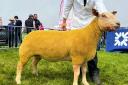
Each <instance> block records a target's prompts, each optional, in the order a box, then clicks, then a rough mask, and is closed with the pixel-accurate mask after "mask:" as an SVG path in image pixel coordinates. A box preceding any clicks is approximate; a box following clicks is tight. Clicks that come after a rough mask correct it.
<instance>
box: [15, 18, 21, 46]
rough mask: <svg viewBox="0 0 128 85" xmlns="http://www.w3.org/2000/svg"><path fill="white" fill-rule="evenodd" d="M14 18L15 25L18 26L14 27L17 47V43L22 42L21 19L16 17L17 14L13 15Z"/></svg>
mask: <svg viewBox="0 0 128 85" xmlns="http://www.w3.org/2000/svg"><path fill="white" fill-rule="evenodd" d="M14 19H15V26H19V27H15V47H17V45H18V43H21V42H22V34H21V30H22V21H21V20H19V19H18V16H14ZM18 41H19V42H18Z"/></svg>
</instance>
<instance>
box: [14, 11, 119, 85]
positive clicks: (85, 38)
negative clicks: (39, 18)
mask: <svg viewBox="0 0 128 85" xmlns="http://www.w3.org/2000/svg"><path fill="white" fill-rule="evenodd" d="M93 14H94V15H95V19H94V20H93V21H92V22H91V23H90V24H89V25H88V26H85V27H82V28H81V29H77V30H70V31H55V30H51V31H33V32H31V33H29V34H28V35H27V36H26V37H25V39H24V41H23V42H22V44H21V46H20V48H19V57H20V59H19V62H18V64H17V72H16V79H15V80H16V83H17V84H21V73H22V71H23V68H24V66H25V64H26V63H27V62H28V60H29V59H30V58H31V57H33V61H32V69H33V74H36V75H38V72H37V64H38V62H39V61H40V60H41V59H45V60H48V61H65V60H66V61H71V62H72V65H73V71H74V80H73V85H78V78H79V74H80V67H81V68H82V83H83V84H84V85H89V83H88V82H87V80H86V70H87V62H88V61H89V60H91V59H93V58H94V55H95V53H96V47H97V43H98V40H99V38H100V36H101V34H102V33H103V32H105V31H114V30H116V29H117V28H118V27H119V26H120V22H119V21H118V20H117V18H116V16H115V14H116V12H115V11H114V12H105V13H102V14H99V13H98V12H97V11H93Z"/></svg>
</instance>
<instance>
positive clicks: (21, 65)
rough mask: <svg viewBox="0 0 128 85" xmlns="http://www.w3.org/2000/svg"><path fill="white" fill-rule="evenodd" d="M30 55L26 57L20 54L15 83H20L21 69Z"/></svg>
mask: <svg viewBox="0 0 128 85" xmlns="http://www.w3.org/2000/svg"><path fill="white" fill-rule="evenodd" d="M29 58H30V57H26V56H20V60H19V62H18V64H17V72H16V79H15V80H16V83H17V84H21V74H22V71H23V68H24V66H25V64H26V63H27V62H28V60H29Z"/></svg>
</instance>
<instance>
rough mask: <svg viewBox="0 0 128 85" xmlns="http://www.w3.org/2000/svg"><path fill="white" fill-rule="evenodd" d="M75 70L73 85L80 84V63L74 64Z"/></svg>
mask: <svg viewBox="0 0 128 85" xmlns="http://www.w3.org/2000/svg"><path fill="white" fill-rule="evenodd" d="M73 71H74V81H73V85H78V78H79V75H80V65H73Z"/></svg>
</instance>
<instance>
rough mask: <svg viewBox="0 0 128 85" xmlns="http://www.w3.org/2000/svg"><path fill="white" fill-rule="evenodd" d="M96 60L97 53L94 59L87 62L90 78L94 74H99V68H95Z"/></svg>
mask: <svg viewBox="0 0 128 85" xmlns="http://www.w3.org/2000/svg"><path fill="white" fill-rule="evenodd" d="M97 63H98V58H97V53H96V55H95V57H94V59H92V60H90V61H88V71H89V75H90V76H91V77H92V76H93V74H94V73H99V68H98V67H97Z"/></svg>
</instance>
